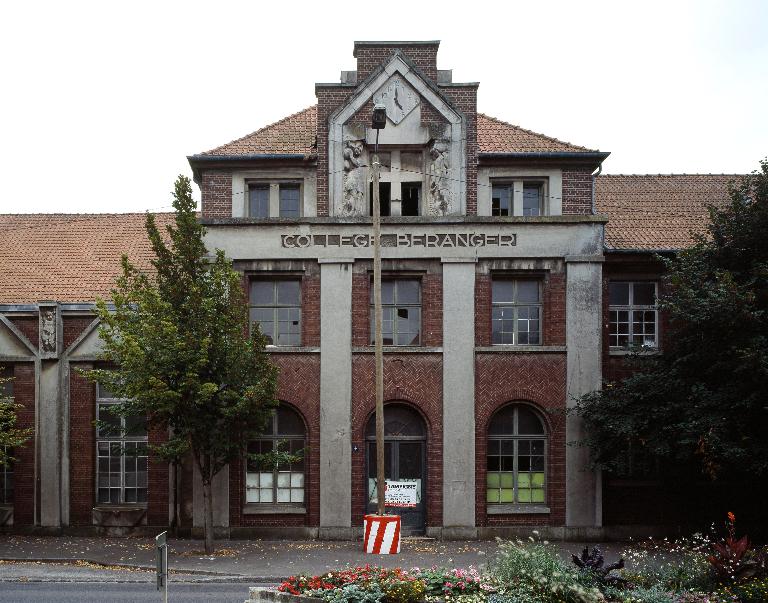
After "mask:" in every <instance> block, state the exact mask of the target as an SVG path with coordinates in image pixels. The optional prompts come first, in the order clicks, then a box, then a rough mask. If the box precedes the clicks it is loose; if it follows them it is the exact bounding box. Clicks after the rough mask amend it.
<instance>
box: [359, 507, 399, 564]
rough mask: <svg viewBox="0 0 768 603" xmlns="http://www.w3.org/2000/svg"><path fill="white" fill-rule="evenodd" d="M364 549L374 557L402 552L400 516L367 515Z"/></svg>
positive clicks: (364, 517)
mask: <svg viewBox="0 0 768 603" xmlns="http://www.w3.org/2000/svg"><path fill="white" fill-rule="evenodd" d="M363 523H364V525H365V537H364V539H363V547H364V549H365V552H366V553H371V554H373V555H394V554H396V553H399V552H400V516H399V515H365V516H363Z"/></svg>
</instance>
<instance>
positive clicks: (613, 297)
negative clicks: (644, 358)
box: [608, 281, 659, 350]
mask: <svg viewBox="0 0 768 603" xmlns="http://www.w3.org/2000/svg"><path fill="white" fill-rule="evenodd" d="M657 289H658V285H657V283H655V282H648V281H645V282H643V281H612V282H611V283H609V285H608V303H609V308H608V315H609V334H608V340H609V346H610V347H611V348H612V349H625V350H626V349H632V348H642V347H646V348H657V347H658V345H659V340H658V332H659V324H658V322H659V316H658V310H657V308H656V298H657Z"/></svg>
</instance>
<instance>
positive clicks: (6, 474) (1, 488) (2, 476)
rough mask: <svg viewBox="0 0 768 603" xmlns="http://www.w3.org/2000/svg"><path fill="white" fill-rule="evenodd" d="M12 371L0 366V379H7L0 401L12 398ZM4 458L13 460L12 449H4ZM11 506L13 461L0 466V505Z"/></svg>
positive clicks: (0, 391) (3, 384)
mask: <svg viewBox="0 0 768 603" xmlns="http://www.w3.org/2000/svg"><path fill="white" fill-rule="evenodd" d="M11 377H13V371H12V370H11V369H10V368H8V367H3V366H0V378H2V379H8V381H3V382H2V383H0V399H1V400H8V399H12V398H13V381H12V380H11ZM3 452H4V453H5V457H6V458H13V448H9V447H4V448H3ZM2 504H5V505H11V504H13V461H10V462H7V463H5V464H3V465H0V505H2Z"/></svg>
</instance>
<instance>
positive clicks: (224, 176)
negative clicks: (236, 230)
mask: <svg viewBox="0 0 768 603" xmlns="http://www.w3.org/2000/svg"><path fill="white" fill-rule="evenodd" d="M202 176H203V180H202V184H201V186H200V191H201V207H202V215H203V218H231V217H232V172H231V171H230V170H203V173H202Z"/></svg>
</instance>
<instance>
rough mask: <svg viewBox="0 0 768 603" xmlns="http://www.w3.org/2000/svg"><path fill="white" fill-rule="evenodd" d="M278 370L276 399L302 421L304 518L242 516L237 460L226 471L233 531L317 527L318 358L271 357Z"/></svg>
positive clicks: (241, 467) (240, 465)
mask: <svg viewBox="0 0 768 603" xmlns="http://www.w3.org/2000/svg"><path fill="white" fill-rule="evenodd" d="M272 361H273V362H274V363H275V364H277V366H278V368H279V369H280V374H279V376H278V382H277V397H278V399H279V400H280V401H281V402H283V403H285V404H288V405H290V406H292V407H293V408H294V409H295V410H296V411H298V413H299V414H300V415H301V416H302V418H303V419H304V424H305V426H306V429H307V432H306V433H307V436H306V447H305V475H304V500H305V506H306V509H307V513H306V514H305V515H290V514H269V515H245V514H243V506H244V504H245V463H244V462H243V460H242V459H241V460H238V461H236V462H234V463H232V465H231V466H230V470H229V492H230V495H229V521H230V525H231V526H233V527H246V526H251V527H257V526H262V527H267V526H269V527H278V526H317V525H319V523H320V482H319V475H320V355H319V354H272Z"/></svg>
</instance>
